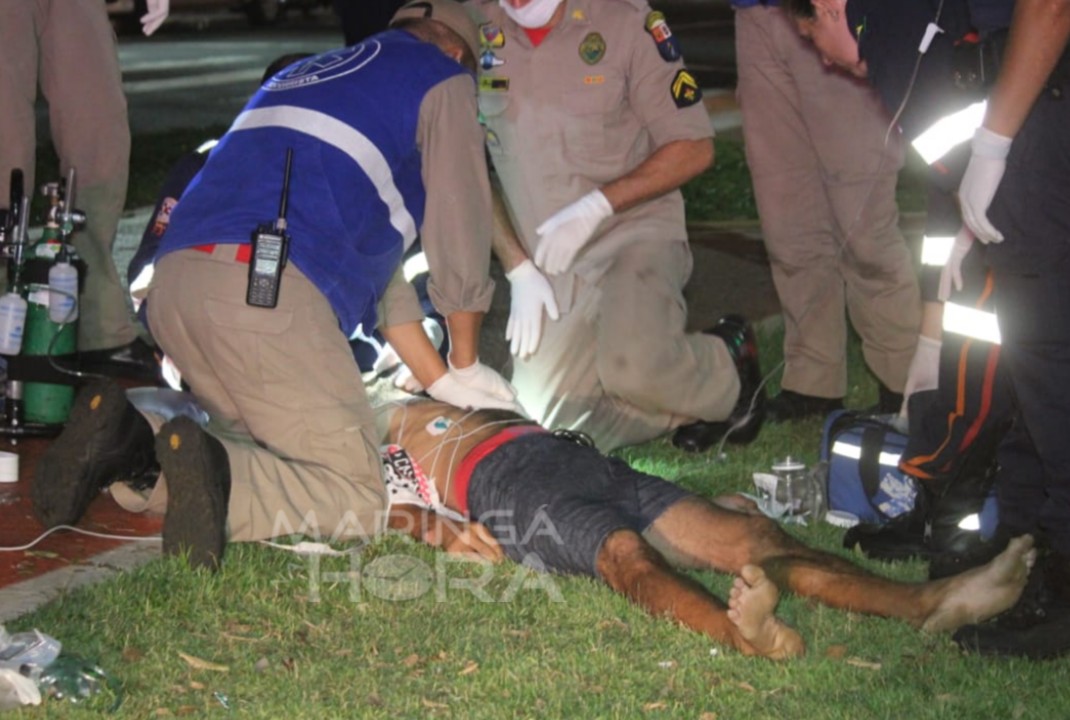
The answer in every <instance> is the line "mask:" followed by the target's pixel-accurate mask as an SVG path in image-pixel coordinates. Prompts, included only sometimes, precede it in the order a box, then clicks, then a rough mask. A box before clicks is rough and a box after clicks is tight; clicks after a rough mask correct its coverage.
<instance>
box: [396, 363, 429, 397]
mask: <svg viewBox="0 0 1070 720" xmlns="http://www.w3.org/2000/svg"><path fill="white" fill-rule="evenodd" d="M394 387H396V388H397V389H398V390H404V391H405V392H407V393H409V394H410V395H416V394H417V393H422V392H423V391H424V385H423V383H421V382H420V381H419V380H417V379H416V376H415V375H413V374H412V370H409V366H408V365H402V366H401V367H399V368H398V371H397V373H396V374H395V375H394Z"/></svg>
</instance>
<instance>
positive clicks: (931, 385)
mask: <svg viewBox="0 0 1070 720" xmlns="http://www.w3.org/2000/svg"><path fill="white" fill-rule="evenodd" d="M942 344H943V343H941V342H940V341H939V340H936V339H934V338H931V337H926V336H924V335H920V336H919V337H918V347H917V349H916V350H915V351H914V357H913V358H912V359H911V361H910V370H909V371H908V372H907V383H906V386H905V387H904V388H903V407H902V409H901V410H900V411H899V414H900V415H901V416H903V417H906V413H907V400H909V399H910V396H911V395H913V394H914V393H916V392H921V391H922V390H935V389H936V388H937V387H938V386H939V384H940V382H939V381H940V346H941V345H942Z"/></svg>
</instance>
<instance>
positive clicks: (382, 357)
mask: <svg viewBox="0 0 1070 720" xmlns="http://www.w3.org/2000/svg"><path fill="white" fill-rule="evenodd" d="M400 364H401V358H400V357H398V354H397V351H396V350H394V348H393V347H391V345H390V343H383V345H382V346H381V347H380V348H379V354H378V355H377V356H376V358H375V364H374V365H372V372H373V373H375V374H376V375H382V374H384V373H387V372H390V371H391V370H393V369H394V368H396V367H397V366H398V365H400Z"/></svg>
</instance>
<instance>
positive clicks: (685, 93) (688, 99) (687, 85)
mask: <svg viewBox="0 0 1070 720" xmlns="http://www.w3.org/2000/svg"><path fill="white" fill-rule="evenodd" d="M671 92H672V99H673V102H675V103H676V107H678V108H685V107H689V106H691V105H694V104H695V103H697V102H698V101H699V100H701V99H702V90H700V89H699V86H698V83H697V82H695V78H693V77H692V76H691V73H689V72H688V71H687V70H679V71H677V73H676V77H674V78H673V79H672V90H671Z"/></svg>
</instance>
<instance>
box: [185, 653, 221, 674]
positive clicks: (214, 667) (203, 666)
mask: <svg viewBox="0 0 1070 720" xmlns="http://www.w3.org/2000/svg"><path fill="white" fill-rule="evenodd" d="M178 656H179V657H180V658H182V659H183V660H185V661H186V664H188V665H189V666H190V667H191V668H194V669H195V670H211V671H213V672H230V668H229V667H227V666H226V665H219V664H217V663H213V662H208V661H207V660H202V659H200V658H199V657H194V656H193V655H187V654H186V653H184V652H182V651H181V650H179V651H178Z"/></svg>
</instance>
